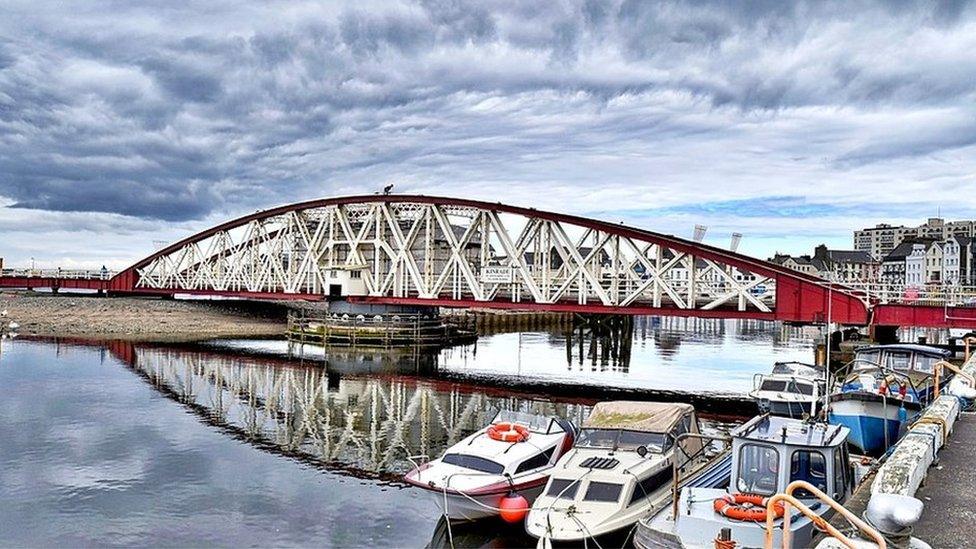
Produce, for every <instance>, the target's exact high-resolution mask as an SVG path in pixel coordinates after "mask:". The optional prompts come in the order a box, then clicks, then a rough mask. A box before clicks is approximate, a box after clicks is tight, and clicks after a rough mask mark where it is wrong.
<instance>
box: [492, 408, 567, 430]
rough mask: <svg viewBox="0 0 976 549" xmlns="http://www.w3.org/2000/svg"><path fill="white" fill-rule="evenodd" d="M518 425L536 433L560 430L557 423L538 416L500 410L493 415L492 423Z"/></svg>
mask: <svg viewBox="0 0 976 549" xmlns="http://www.w3.org/2000/svg"><path fill="white" fill-rule="evenodd" d="M502 422H507V423H518V424H520V425H524V426H526V427H528V428H529V430H530V431H534V432H537V433H557V432H559V431H561V430H562V427H561V426H560V425H559V423H558V422H556V421H554V420H553V419H552V418H551V417H548V416H540V415H538V414H528V413H525V412H517V411H515V410H501V411H499V412H498V413H497V414H496V415H495V419H493V420H492V423H502Z"/></svg>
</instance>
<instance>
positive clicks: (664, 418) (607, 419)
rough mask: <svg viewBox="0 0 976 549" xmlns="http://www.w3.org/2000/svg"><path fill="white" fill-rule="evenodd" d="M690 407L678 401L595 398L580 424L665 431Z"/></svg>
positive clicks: (588, 426) (632, 429)
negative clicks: (594, 404) (593, 403)
mask: <svg viewBox="0 0 976 549" xmlns="http://www.w3.org/2000/svg"><path fill="white" fill-rule="evenodd" d="M694 411H695V407H694V406H692V405H691V404H684V403H680V402H640V401H633V400H613V401H609V402H599V403H597V405H596V406H594V407H593V410H591V411H590V417H588V418H586V420H585V421H583V427H585V428H591V429H593V428H596V429H628V430H631V431H648V432H653V433H667V432H668V431H670V430H671V429H672V428H673V427H674V426H675V425H676V424H677V423H678V422H680V421H681V418H683V417H685V416H686V415H688V414H689V413H693V412H694Z"/></svg>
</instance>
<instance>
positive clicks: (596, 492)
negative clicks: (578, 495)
mask: <svg viewBox="0 0 976 549" xmlns="http://www.w3.org/2000/svg"><path fill="white" fill-rule="evenodd" d="M622 489H623V485H622V484H616V483H613V482H597V481H595V480H593V481H590V485H589V487H588V488H587V489H586V495H585V496H583V501H606V502H611V503H615V502H616V501H617V500H618V499H620V491H621V490H622Z"/></svg>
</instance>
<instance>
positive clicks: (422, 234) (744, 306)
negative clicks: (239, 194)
mask: <svg viewBox="0 0 976 549" xmlns="http://www.w3.org/2000/svg"><path fill="white" fill-rule="evenodd" d="M509 210H511V208H508V209H505V208H499V209H498V210H494V209H490V208H483V207H473V206H466V205H456V204H445V203H437V202H424V201H419V200H418V201H416V202H411V201H395V200H392V201H366V202H362V203H337V204H329V205H324V206H316V207H308V208H306V209H291V210H287V211H283V212H281V213H277V214H275V215H268V216H266V217H258V218H253V216H252V219H250V220H249V221H247V222H245V223H242V224H238V225H233V224H231V226H227V227H225V228H222V229H221V228H218V230H215V231H211V232H208V233H206V234H203V235H202V236H201V237H199V238H194V239H190V240H188V241H185V242H184V243H183V244H181V245H178V246H176V247H171V248H170V249H169V250H168V251H164V253H163V255H159V256H156V257H154V258H153V259H152V260H151V261H149V262H148V263H146V264H145V265H141V266H137V272H138V280H137V282H136V288H137V289H154V290H173V291H180V290H184V291H197V292H205V291H217V292H253V293H279V294H282V293H283V294H303V295H304V294H310V295H326V294H332V295H336V294H341V295H342V296H345V297H348V296H353V297H364V298H368V297H380V298H415V299H430V300H437V299H440V300H453V301H466V302H490V301H495V302H497V301H506V302H511V303H534V304H540V305H544V304H556V303H569V304H575V305H587V304H593V305H600V306H605V307H613V308H624V307H646V308H669V309H695V310H701V311H708V310H718V309H721V310H731V311H740V312H747V311H748V312H756V313H772V312H773V310H774V309H775V307H776V280H775V278H774V276H772V275H771V274H770V273H768V272H767V273H765V274H758V273H756V272H753V271H750V270H748V269H746V268H744V267H743V266H742V265H737V266H732V265H729V264H725V263H722V262H720V260H718V259H717V258H716V253H715V250H711V251H710V252H708V251H706V252H703V253H701V254H696V253H695V251H694V248H692V247H689V246H684V245H680V244H676V245H671V244H669V242H670V241H668V240H666V239H665V238H653V237H652V236H653V235H654V233H647V234H648V235H649V236H648V237H647V238H641V237H639V236H637V234H634V235H633V236H628V235H627V234H628V232H627V231H623V230H621V231H612V230H610V229H603V228H600V227H604V226H606V224H599V223H596V224H590V226H586V225H584V224H583V223H573V222H568V221H565V220H563V219H560V218H554V217H553V216H552V215H541V214H540V215H538V216H534V215H531V214H516V213H512V212H511V211H509ZM630 233H635V232H634V231H630ZM678 242H679V243H680V242H681V241H678ZM757 270H762V269H761V268H760V269H757Z"/></svg>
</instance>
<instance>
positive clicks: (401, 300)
mask: <svg viewBox="0 0 976 549" xmlns="http://www.w3.org/2000/svg"><path fill="white" fill-rule="evenodd" d="M346 299H347V300H348V301H349V302H351V303H377V304H383V305H417V306H428V307H456V308H462V309H473V308H482V309H514V310H519V311H549V312H554V313H592V314H617V315H651V316H689V317H699V318H750V319H756V320H776V313H762V312H759V311H737V310H734V309H710V310H702V309H677V308H666V307H658V308H655V307H608V306H606V305H592V304H591V305H580V304H578V303H525V302H523V303H512V302H510V301H477V300H474V299H423V298H419V297H348V298H346Z"/></svg>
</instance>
